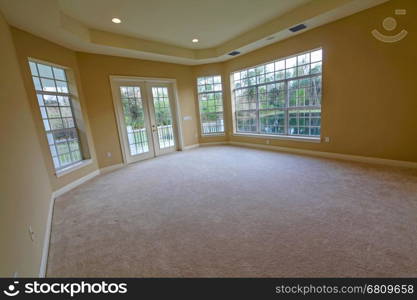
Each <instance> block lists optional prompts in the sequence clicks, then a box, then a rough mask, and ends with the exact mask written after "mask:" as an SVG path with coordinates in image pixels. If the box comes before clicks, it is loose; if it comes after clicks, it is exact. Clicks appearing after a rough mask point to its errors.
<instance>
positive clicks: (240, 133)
mask: <svg viewBox="0 0 417 300" xmlns="http://www.w3.org/2000/svg"><path fill="white" fill-rule="evenodd" d="M318 50H321V51H322V57H321V60H320V61H318V62H319V63H321V71H320V72H317V73H314V74H310V73H309V74H308V75H303V76H294V77H289V78H287V77H286V75H285V77H284V78H283V79H279V80H277V79H276V78H274V80H272V81H269V82H266V81H265V82H262V83H258V82H257V83H256V84H252V85H247V86H244V87H237V88H236V87H235V79H234V74H235V73H240V72H245V71H248V70H250V69H255V70H256V68H258V67H264V68H266V66H267V65H270V64H275V63H277V62H279V61H284V62H285V61H286V59H291V58H294V57H295V58H296V59H297V57H298V56H301V55H304V54H308V53H312V52H315V51H318ZM308 64H309V65H311V61H310V62H309V63H308ZM297 68H298V64H296V67H295V70H296V71H297ZM276 71H277V70H274V72H276ZM283 71H284V73H285V74H286V72H287V68H286V66H285V67H284V69H283ZM322 74H323V48H321V47H319V48H315V49H311V50H308V51H304V52H301V53H297V54H293V55H290V56H287V57H282V58H279V59H275V60H273V61H269V62H266V63H262V64H259V65H256V66H251V67H246V68H244V69H240V70H236V71H233V72H231V73H230V89H231V96H232V97H231V98H232V103H231V106H232V120H233V135H234V136H245V137H253V138H268V139H283V140H294V141H307V142H315V143H319V142H320V141H321V134H322V126H321V112H322V99H323V97H322V86H323V83H322V79H323V76H322ZM313 77H320V82H321V84H320V90H321V95H320V100H321V101H320V103H319V105H308V106H289V88H288V82H289V81H293V80H298V79H304V78H313ZM256 78H257V77H255V79H256ZM277 83H283V84H284V85H285V88H284V90H285V96H284V97H285V106H283V107H279V108H275V110H277V111H278V110H279V111H283V112H284V116H285V117H284V123H285V124H284V128H285V129H284V130H285V134H268V133H260V129H259V125H260V117H259V115H260V111H262V110H260V109H259V103H260V100H259V97H258V94H257V95H256V109H249V110H239V111H247V112H250V111H252V112H256V132H250V131H248V132H244V131H238V128H237V113H238V112H239V111H238V110H237V109H236V97H235V91H237V90H243V89H247V88H255V89H256V90H258V87H259V86H266V85H268V84H277ZM310 109H320V125H319V128H320V135H317V136H316V135H300V134H297V135H291V134H289V111H292V110H310Z"/></svg>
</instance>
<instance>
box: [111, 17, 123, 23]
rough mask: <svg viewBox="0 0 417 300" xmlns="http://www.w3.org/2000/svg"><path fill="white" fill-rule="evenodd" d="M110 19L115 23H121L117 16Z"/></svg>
mask: <svg viewBox="0 0 417 300" xmlns="http://www.w3.org/2000/svg"><path fill="white" fill-rule="evenodd" d="M111 21H112V22H113V23H116V24H120V23H122V20H120V19H119V18H113V19H111Z"/></svg>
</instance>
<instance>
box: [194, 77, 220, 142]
mask: <svg viewBox="0 0 417 300" xmlns="http://www.w3.org/2000/svg"><path fill="white" fill-rule="evenodd" d="M197 90H198V103H199V108H200V120H201V133H202V134H203V135H204V134H216V133H223V132H224V119H223V93H222V81H221V77H220V76H207V77H199V78H197Z"/></svg>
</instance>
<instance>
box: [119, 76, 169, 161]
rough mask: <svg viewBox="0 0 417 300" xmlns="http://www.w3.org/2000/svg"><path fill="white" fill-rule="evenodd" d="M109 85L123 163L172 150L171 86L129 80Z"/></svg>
mask: <svg viewBox="0 0 417 300" xmlns="http://www.w3.org/2000/svg"><path fill="white" fill-rule="evenodd" d="M111 84H112V90H113V101H114V104H115V105H114V106H115V110H116V114H117V120H118V127H119V135H120V139H121V144H122V148H123V153H124V157H125V161H126V163H132V162H136V161H139V160H142V159H147V158H151V157H154V156H158V155H162V154H165V153H169V152H173V151H175V150H176V149H177V138H176V122H175V117H174V116H175V114H174V113H173V112H174V106H173V87H172V84H171V83H165V82H155V81H151V82H147V81H140V80H131V79H118V80H113V79H112V82H111Z"/></svg>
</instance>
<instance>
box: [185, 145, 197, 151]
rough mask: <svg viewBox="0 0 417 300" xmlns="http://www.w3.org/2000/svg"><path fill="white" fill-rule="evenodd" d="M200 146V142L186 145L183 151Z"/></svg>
mask: <svg viewBox="0 0 417 300" xmlns="http://www.w3.org/2000/svg"><path fill="white" fill-rule="evenodd" d="M198 147H200V144H194V145H190V146H184V147H183V148H182V151H185V150H191V149H194V148H198Z"/></svg>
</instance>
